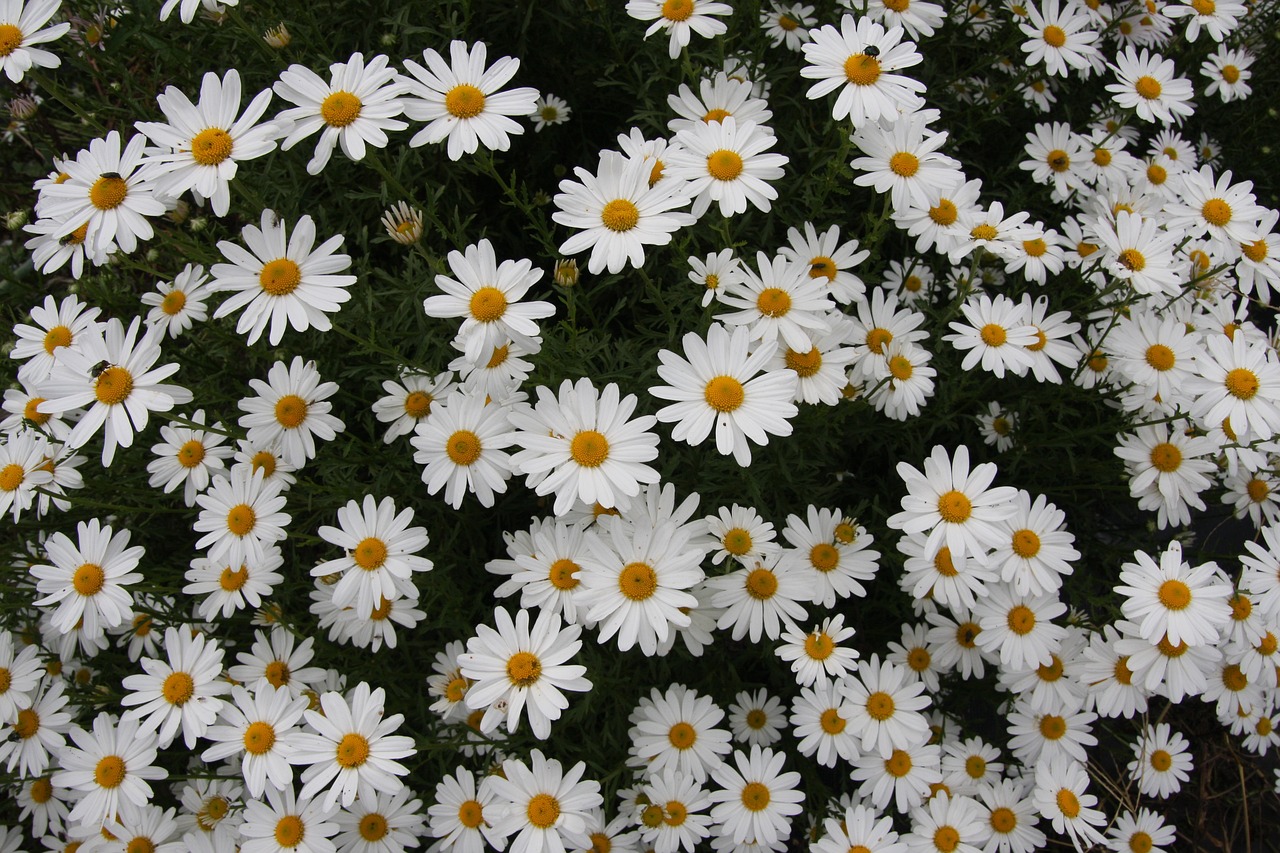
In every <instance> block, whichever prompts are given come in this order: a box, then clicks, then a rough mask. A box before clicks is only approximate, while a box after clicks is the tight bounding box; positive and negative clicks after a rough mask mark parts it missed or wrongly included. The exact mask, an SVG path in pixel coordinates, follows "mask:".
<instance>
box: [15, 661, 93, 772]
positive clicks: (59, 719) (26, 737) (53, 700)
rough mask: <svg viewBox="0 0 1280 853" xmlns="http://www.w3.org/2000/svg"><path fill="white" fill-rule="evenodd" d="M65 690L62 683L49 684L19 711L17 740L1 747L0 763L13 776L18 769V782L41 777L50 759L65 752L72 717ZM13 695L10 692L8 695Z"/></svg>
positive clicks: (16, 717) (16, 731)
mask: <svg viewBox="0 0 1280 853" xmlns="http://www.w3.org/2000/svg"><path fill="white" fill-rule="evenodd" d="M65 689H66V687H65V685H64V684H63V683H62V682H61V681H56V682H53V683H52V684H49V683H48V682H46V686H45V688H44V689H43V690H41V691H39V692H38V693H36V694H35V695H33V696H32V697H31V701H30V702H29V703H27V704H26V705H25V706H24V707H21V708H19V709H18V712H17V714H16V715H15V719H14V720H13V734H14V738H15V739H14V740H8V741H5V742H4V743H0V761H4V762H5V764H6V767H5V769H6V770H8V771H9V772H10V773H13V772H14V770H15V769H16V770H17V775H18V778H19V779H30V778H32V777H35V776H40V775H42V774H43V773H44V772H45V770H46V769H47V768H48V767H49V757H50V755H59V754H60V753H61V752H62V750H63V749H65V748H66V743H67V739H66V736H65V735H66V733H67V731H68V730H70V728H71V714H69V713H67V712H66V711H64V710H63V708H65V707H66V706H67V702H68V701H69V699H68V697H67V696H66V695H65V694H64V693H63V691H64V690H65ZM13 692H16V691H14V690H13V689H12V688H10V690H8V691H6V695H7V694H9V693H13ZM72 710H73V711H74V710H75V708H74V707H73V708H72Z"/></svg>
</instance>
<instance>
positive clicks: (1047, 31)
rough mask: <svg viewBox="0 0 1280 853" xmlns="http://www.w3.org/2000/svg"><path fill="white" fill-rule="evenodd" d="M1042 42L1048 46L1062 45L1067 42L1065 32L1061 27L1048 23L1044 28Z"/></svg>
mask: <svg viewBox="0 0 1280 853" xmlns="http://www.w3.org/2000/svg"><path fill="white" fill-rule="evenodd" d="M1043 35H1044V43H1045V44H1047V45H1049V47H1062V46H1063V45H1064V44H1066V43H1067V34H1066V32H1065V31H1063V29H1062V27H1058V26H1054V25H1053V24H1050V25H1049V26H1047V27H1045V28H1044V34H1043Z"/></svg>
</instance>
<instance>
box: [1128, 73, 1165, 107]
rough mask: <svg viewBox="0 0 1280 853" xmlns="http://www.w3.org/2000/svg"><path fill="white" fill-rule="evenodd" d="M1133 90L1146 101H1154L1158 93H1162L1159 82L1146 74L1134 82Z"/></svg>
mask: <svg viewBox="0 0 1280 853" xmlns="http://www.w3.org/2000/svg"><path fill="white" fill-rule="evenodd" d="M1133 90H1134V91H1135V92H1137V93H1138V94H1139V95H1141V96H1142V97H1144V98H1146V99H1147V100H1148V101H1154V100H1155V99H1156V98H1158V97H1160V93H1161V92H1162V91H1163V89H1162V88H1161V86H1160V81H1159V80H1157V79H1156V78H1154V77H1150V76H1148V75H1146V74H1144V75H1143V76H1141V77H1139V78H1138V79H1137V80H1136V81H1135V82H1134V84H1133Z"/></svg>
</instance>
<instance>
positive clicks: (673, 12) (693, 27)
mask: <svg viewBox="0 0 1280 853" xmlns="http://www.w3.org/2000/svg"><path fill="white" fill-rule="evenodd" d="M627 14H628V15H630V16H631V17H633V18H635V19H636V20H638V21H653V23H652V24H650V25H649V29H647V30H645V31H644V37H645V38H646V39H647V38H649V36H651V35H653V34H654V33H658V32H661V31H662V30H666V31H667V32H668V34H669V36H670V38H669V40H668V42H667V52H668V56H670V57H671V58H672V59H675V58H676V57H678V56H679V55H680V51H681V50H682V49H683V48H686V47H688V46H689V41H690V39H691V38H692V36H693V34H694V33H697V34H698V35H700V36H702V37H703V38H714V37H716V36H718V35H720V34H722V33H724V32H725V31H726V30H728V27H729V25H728V24H726V23H725V22H724V21H720V20H717V19H716V17H713V16H723V15H732V14H733V7H732V6H730V5H729V4H728V3H717V2H714V0H627Z"/></svg>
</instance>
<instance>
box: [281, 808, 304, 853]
mask: <svg viewBox="0 0 1280 853" xmlns="http://www.w3.org/2000/svg"><path fill="white" fill-rule="evenodd" d="M305 833H306V827H305V826H303V824H302V818H300V817H298V816H297V815H292V814H291V815H285V816H284V817H282V818H280V820H279V821H278V822H277V823H276V832H275V835H276V843H277V844H279V845H280V846H281V847H297V846H298V845H299V844H301V843H302V836H303V835H304V834H305Z"/></svg>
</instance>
